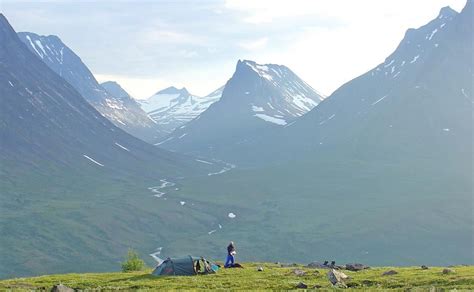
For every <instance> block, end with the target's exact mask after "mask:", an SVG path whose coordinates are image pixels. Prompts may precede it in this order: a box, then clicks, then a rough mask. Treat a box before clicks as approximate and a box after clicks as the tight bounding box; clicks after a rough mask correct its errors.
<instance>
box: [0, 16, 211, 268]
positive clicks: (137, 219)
mask: <svg viewBox="0 0 474 292" xmlns="http://www.w3.org/2000/svg"><path fill="white" fill-rule="evenodd" d="M0 99H1V107H0V176H1V179H0V189H1V192H0V201H1V204H0V258H1V259H2V260H1V261H0V277H6V276H15V275H16V276H19V275H31V274H38V273H45V272H52V271H58V272H59V271H61V272H66V271H74V270H76V271H80V270H82V271H86V270H89V269H90V268H91V263H92V262H93V263H95V264H94V265H93V266H94V267H93V269H94V270H104V269H107V268H113V267H115V266H116V263H117V261H119V259H120V256H119V255H120V254H123V253H124V252H125V251H126V249H127V248H128V247H130V246H138V247H139V248H143V247H144V246H148V247H147V248H148V249H150V250H151V249H154V248H155V246H154V245H155V241H156V240H157V239H159V238H161V237H162V235H163V234H165V233H168V236H172V235H171V234H172V233H173V232H171V230H173V229H175V230H176V229H177V226H178V227H179V228H192V227H193V225H196V224H198V223H196V222H194V221H188V220H180V221H181V223H179V225H176V222H175V220H174V219H173V217H172V216H171V214H174V215H176V216H178V217H179V216H181V215H182V214H181V212H182V211H181V209H182V208H181V206H180V205H179V203H177V202H176V201H174V200H169V201H168V202H169V204H170V205H169V206H167V208H166V209H165V210H162V211H160V212H157V211H156V208H157V206H160V205H163V202H159V201H157V197H156V196H157V195H160V196H162V195H163V192H160V191H158V190H159V189H161V188H162V186H163V185H169V184H171V183H168V181H166V180H169V181H172V180H174V181H177V180H179V178H182V177H183V176H194V175H201V174H202V175H207V173H208V172H211V171H217V170H219V169H220V167H219V165H217V164H216V163H214V164H213V165H209V164H203V163H201V162H198V161H195V159H192V158H190V157H182V156H179V155H177V154H174V153H170V152H167V151H164V150H160V149H158V148H157V147H154V146H152V145H149V144H147V143H145V142H143V141H141V140H139V139H137V138H134V137H132V136H130V135H129V134H127V133H125V132H124V131H122V130H121V129H119V128H117V127H115V126H114V125H113V124H112V123H111V122H110V121H108V120H107V119H106V118H104V117H103V116H102V115H100V113H99V112H98V111H97V110H95V109H94V108H93V107H92V106H91V105H90V104H89V103H88V102H87V101H86V100H85V99H84V98H83V97H82V96H81V95H80V94H79V93H78V92H77V91H76V90H75V89H74V88H73V87H72V86H71V85H70V84H69V83H68V82H67V81H65V80H64V79H62V78H61V77H60V76H59V75H57V74H56V73H55V72H53V71H52V70H51V69H50V68H48V66H46V65H45V64H44V63H43V62H41V60H39V59H38V58H37V57H36V56H35V55H34V54H32V53H31V52H30V51H29V49H28V48H27V47H26V46H25V45H24V44H23V43H22V42H21V41H20V39H19V38H18V36H17V35H16V33H15V31H14V30H13V29H12V27H11V26H10V25H9V23H8V21H7V20H6V18H5V17H4V16H3V15H1V14H0ZM160 180H161V181H160ZM154 195H155V196H154ZM174 215H173V216H174ZM170 216H171V217H170ZM196 216H197V215H196ZM170 218H171V219H170ZM179 228H178V229H179ZM174 233H175V235H176V236H179V235H178V234H177V233H176V232H174ZM96 264H97V265H96Z"/></svg>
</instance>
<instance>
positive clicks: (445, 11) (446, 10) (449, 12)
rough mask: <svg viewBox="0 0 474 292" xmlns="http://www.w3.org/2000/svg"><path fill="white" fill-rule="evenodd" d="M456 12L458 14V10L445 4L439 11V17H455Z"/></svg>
mask: <svg viewBox="0 0 474 292" xmlns="http://www.w3.org/2000/svg"><path fill="white" fill-rule="evenodd" d="M456 14H458V12H457V11H456V10H454V9H452V8H451V7H449V6H445V7H443V8H441V10H440V11H439V14H438V19H442V18H448V17H453V16H455V15H456Z"/></svg>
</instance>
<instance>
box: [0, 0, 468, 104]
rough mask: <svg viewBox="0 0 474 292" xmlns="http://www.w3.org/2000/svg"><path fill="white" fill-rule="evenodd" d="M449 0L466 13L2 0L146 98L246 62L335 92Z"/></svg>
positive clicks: (195, 86)
mask: <svg viewBox="0 0 474 292" xmlns="http://www.w3.org/2000/svg"><path fill="white" fill-rule="evenodd" d="M79 2H80V3H79ZM447 5H449V6H451V7H452V8H454V9H455V10H457V11H460V10H461V9H462V7H463V6H464V5H465V0H416V1H415V0H390V1H388V0H358V1H354V0H325V1H320V0H286V1H279V0H204V1H197V0H194V1H193V0H175V1H171V0H166V1H120V0H119V1H117V0H115V1H111V0H110V1H109V0H102V1H98V0H96V1H73V0H62V1H60V0H53V1H41V0H37V1H22V0H0V12H2V13H4V14H5V16H6V17H7V18H8V20H9V21H10V23H11V24H12V25H13V27H14V28H15V29H16V30H17V31H31V32H35V33H38V34H43V35H50V34H54V35H57V36H59V37H60V38H61V39H62V40H63V42H64V43H66V45H68V46H69V47H70V48H72V49H73V50H74V51H75V52H76V53H77V54H78V55H79V56H80V57H81V58H82V60H83V61H84V63H86V65H87V66H88V67H89V68H90V69H91V71H92V72H93V73H94V75H95V76H96V78H97V79H98V80H99V81H106V80H115V81H118V82H119V83H120V84H121V85H122V86H123V87H124V88H125V89H126V90H127V91H129V93H131V94H132V95H133V96H134V97H136V98H146V97H149V96H150V95H152V94H153V93H155V92H156V91H158V90H160V89H162V88H164V87H167V86H171V85H174V86H186V87H187V88H188V90H189V91H190V92H193V93H195V94H200V95H205V94H208V93H210V92H211V91H213V90H214V89H216V88H218V87H219V86H221V85H223V84H224V83H225V82H226V81H227V80H228V79H229V78H230V77H231V75H232V73H233V71H234V69H235V65H236V62H237V60H238V59H250V60H254V61H256V62H258V63H276V64H282V65H286V66H288V67H289V68H290V69H292V70H293V71H294V72H295V73H296V74H298V75H299V76H300V77H301V78H303V79H304V80H305V81H306V82H308V83H309V84H310V85H312V86H313V87H314V88H315V89H316V90H318V91H320V92H322V93H324V94H326V95H329V94H330V93H331V92H332V91H334V90H335V89H337V87H339V86H340V85H342V84H343V83H344V82H346V81H349V80H350V79H352V78H354V77H356V76H357V75H359V74H361V73H364V72H365V71H368V70H369V69H371V68H372V67H374V66H376V65H377V64H378V63H380V62H383V60H384V58H385V57H387V56H388V55H389V54H390V53H391V52H392V51H393V50H394V49H395V48H396V46H397V45H398V43H399V41H400V40H401V39H402V38H403V35H404V33H405V31H406V30H407V29H408V28H410V27H415V28H416V27H419V26H421V25H423V24H425V23H427V22H428V21H430V20H431V19H433V18H435V17H436V16H437V15H438V12H439V10H440V9H441V7H443V6H447Z"/></svg>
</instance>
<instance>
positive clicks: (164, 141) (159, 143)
mask: <svg viewBox="0 0 474 292" xmlns="http://www.w3.org/2000/svg"><path fill="white" fill-rule="evenodd" d="M173 138H174V137H169V138H168V139H166V140H163V141H161V142H158V143H155V144H154V145H156V146H158V145H161V144H163V143H166V142H168V141H169V140H171V139H173Z"/></svg>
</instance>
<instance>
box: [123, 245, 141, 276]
mask: <svg viewBox="0 0 474 292" xmlns="http://www.w3.org/2000/svg"><path fill="white" fill-rule="evenodd" d="M144 268H145V262H144V261H143V260H142V259H141V258H140V256H139V255H138V253H137V252H136V251H134V250H133V249H129V250H128V253H127V258H126V260H125V261H124V262H123V263H122V272H124V273H126V272H136V271H142V270H143V269H144Z"/></svg>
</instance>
